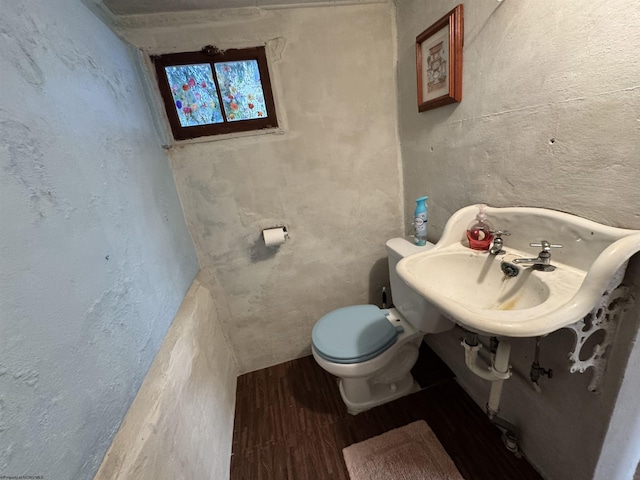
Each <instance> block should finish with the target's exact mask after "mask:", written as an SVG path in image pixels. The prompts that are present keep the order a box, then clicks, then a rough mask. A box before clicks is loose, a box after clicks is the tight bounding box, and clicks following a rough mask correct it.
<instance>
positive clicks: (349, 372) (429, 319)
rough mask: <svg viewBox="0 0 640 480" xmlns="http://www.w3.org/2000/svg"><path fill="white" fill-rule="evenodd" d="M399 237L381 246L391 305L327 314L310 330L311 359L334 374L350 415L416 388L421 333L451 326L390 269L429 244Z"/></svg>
mask: <svg viewBox="0 0 640 480" xmlns="http://www.w3.org/2000/svg"><path fill="white" fill-rule="evenodd" d="M432 247H433V244H431V243H427V245H426V246H422V247H418V246H416V245H414V244H413V243H412V242H410V241H408V240H406V239H404V238H392V239H391V240H389V241H388V242H387V244H386V248H387V257H388V261H389V278H390V281H391V294H392V298H393V303H394V308H389V309H380V308H378V307H377V306H376V305H352V306H348V307H343V308H339V309H337V310H333V311H332V312H329V313H328V314H326V315H325V316H323V317H322V318H321V319H320V320H318V321H317V322H316V324H315V325H314V327H313V331H312V334H311V340H312V342H311V343H312V346H311V350H312V353H313V358H314V359H315V360H316V362H317V363H318V364H319V365H320V366H321V367H322V368H323V369H325V370H326V371H327V372H329V373H331V374H332V375H335V376H336V377H338V378H339V382H338V383H339V386H340V396H341V397H342V400H343V401H344V403H345V405H346V406H347V410H348V412H349V413H351V414H353V415H355V414H357V413H360V412H363V411H365V410H368V409H370V408H373V407H375V406H378V405H382V404H383V403H387V402H390V401H392V400H395V399H397V398H400V397H402V396H404V395H408V394H410V393H413V392H415V391H418V390H419V387H418V385H417V384H416V382H415V381H414V379H413V377H412V376H411V368H413V366H414V365H415V363H416V361H417V359H418V350H419V348H420V343H421V342H422V339H423V337H424V336H425V334H427V333H440V332H444V331H446V330H450V329H451V328H453V326H454V324H453V323H452V322H450V321H449V320H447V319H446V318H444V317H443V316H442V315H440V313H439V312H438V311H437V309H436V308H435V307H433V306H432V305H430V304H429V303H428V302H427V301H426V300H425V299H424V298H422V297H421V296H420V295H418V294H417V293H415V292H414V291H413V290H411V289H410V288H409V287H408V286H407V285H406V284H405V283H404V282H403V281H402V280H401V279H400V277H398V274H397V273H396V265H397V263H398V262H399V261H400V260H401V259H402V258H404V257H406V256H408V255H411V254H414V253H418V252H423V251H424V250H425V248H432Z"/></svg>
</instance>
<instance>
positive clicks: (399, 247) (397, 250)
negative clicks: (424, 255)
mask: <svg viewBox="0 0 640 480" xmlns="http://www.w3.org/2000/svg"><path fill="white" fill-rule="evenodd" d="M434 246H435V245H434V244H433V243H431V242H427V244H426V245H423V246H418V245H416V244H415V243H413V237H396V238H392V239H390V240H387V252H388V253H389V254H391V253H394V254H395V255H396V256H397V257H399V258H404V257H407V256H409V255H413V254H414V253H420V252H424V251H425V250H429V249H430V248H433V247H434Z"/></svg>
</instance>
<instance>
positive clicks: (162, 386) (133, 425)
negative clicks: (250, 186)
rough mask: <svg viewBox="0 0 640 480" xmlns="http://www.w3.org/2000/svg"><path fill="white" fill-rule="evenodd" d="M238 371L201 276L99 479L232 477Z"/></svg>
mask: <svg viewBox="0 0 640 480" xmlns="http://www.w3.org/2000/svg"><path fill="white" fill-rule="evenodd" d="M236 376H237V367H236V364H235V361H234V359H233V356H232V354H231V351H230V349H229V347H228V345H227V343H226V342H225V340H224V337H223V335H222V332H221V329H220V325H219V321H218V319H217V318H216V314H215V309H214V308H213V300H212V298H211V294H210V293H209V291H208V290H207V288H206V287H204V286H203V285H202V284H201V283H200V281H199V279H196V280H194V282H193V284H192V286H191V288H190V289H189V292H188V293H187V295H186V296H185V299H184V301H183V303H182V305H181V307H180V310H179V311H178V313H177V315H176V317H175V319H174V321H173V324H172V325H171V328H170V329H169V332H168V333H167V335H166V337H165V339H164V343H163V344H162V347H161V348H160V351H159V352H158V355H157V356H156V358H155V360H154V362H153V364H152V365H151V368H150V369H149V373H148V374H147V376H146V378H145V380H144V382H143V384H142V387H140V391H139V392H138V394H137V396H136V398H135V400H134V401H133V403H132V405H131V408H130V409H129V411H128V412H127V415H126V417H125V419H124V421H123V422H122V425H121V426H120V430H118V433H117V435H116V437H115V439H114V440H113V443H112V444H111V447H110V448H109V450H108V451H107V454H106V456H105V458H104V461H103V463H102V465H101V467H100V469H99V470H98V473H97V474H96V476H95V479H96V480H107V479H109V480H116V479H121V480H125V479H133V478H135V479H137V480H145V479H149V480H158V479H169V478H171V479H178V478H185V479H203V480H204V479H211V480H222V479H224V478H229V465H230V459H231V442H232V437H233V418H234V409H235V393H236Z"/></svg>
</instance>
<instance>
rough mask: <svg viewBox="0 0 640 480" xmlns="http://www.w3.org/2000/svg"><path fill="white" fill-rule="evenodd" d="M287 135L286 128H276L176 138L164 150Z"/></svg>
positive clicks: (166, 144) (165, 144) (165, 143)
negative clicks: (247, 138) (240, 139)
mask: <svg viewBox="0 0 640 480" xmlns="http://www.w3.org/2000/svg"><path fill="white" fill-rule="evenodd" d="M285 133H287V132H286V130H285V129H284V128H282V127H276V128H264V129H262V130H249V131H247V132H236V133H225V134H222V135H210V136H207V137H196V138H190V139H188V140H175V139H174V138H171V140H170V141H168V142H166V141H165V142H164V144H163V148H165V149H169V148H172V147H180V146H182V145H191V144H195V143H209V142H219V141H222V140H231V139H235V138H244V137H255V136H258V135H284V134H285Z"/></svg>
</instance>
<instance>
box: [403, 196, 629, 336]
mask: <svg viewBox="0 0 640 480" xmlns="http://www.w3.org/2000/svg"><path fill="white" fill-rule="evenodd" d="M476 213H477V208H476V207H475V206H471V207H466V208H464V209H462V210H459V211H458V212H456V213H455V214H454V215H453V216H452V217H451V219H449V221H448V222H447V225H446V226H445V229H444V232H443V234H442V237H441V239H440V241H439V242H438V243H437V245H436V246H435V247H434V248H432V249H430V250H426V251H425V252H421V253H417V254H414V255H410V256H408V257H406V258H404V259H403V260H401V261H400V262H399V264H398V266H397V271H398V274H399V276H400V278H402V279H403V280H404V281H405V282H406V283H407V284H408V285H409V286H410V287H411V288H412V289H413V290H415V291H416V292H417V293H419V294H420V295H422V296H423V297H424V298H426V299H427V300H428V301H429V302H431V303H432V304H433V305H434V306H436V307H437V308H438V309H440V310H441V311H442V312H443V313H444V314H445V315H446V316H447V317H449V318H451V319H452V320H454V321H455V322H457V323H458V324H460V325H461V326H463V327H465V328H467V329H469V330H472V331H475V332H478V333H483V334H490V335H499V336H511V337H530V336H538V335H546V334H548V333H550V332H553V331H555V330H558V329H559V328H562V327H565V326H567V325H570V324H572V323H575V322H576V321H578V320H580V319H581V318H583V317H584V316H585V315H586V314H587V313H589V312H590V311H591V310H592V309H593V308H594V306H595V305H596V304H597V302H598V301H599V299H600V298H601V296H602V294H603V293H604V292H605V290H606V289H607V287H608V285H609V282H610V281H611V279H612V277H613V276H614V275H615V273H616V272H617V271H618V270H619V269H620V267H622V266H623V265H624V264H625V262H626V261H627V260H628V259H629V257H630V256H631V255H633V254H634V253H636V252H637V251H639V250H640V231H638V230H625V229H620V228H614V227H609V226H606V225H601V224H597V223H595V222H591V221H589V220H585V219H583V218H580V217H576V216H574V215H569V214H566V213H562V212H556V211H554V210H547V209H540V208H525V207H513V208H487V209H486V213H487V216H488V217H489V218H490V219H491V221H492V223H493V224H494V225H495V226H496V227H497V228H500V229H502V230H509V231H510V232H511V236H508V237H504V241H505V247H504V250H505V251H506V254H505V255H497V256H495V255H491V254H489V253H488V252H478V251H475V250H471V249H470V248H469V247H468V246H467V241H466V236H465V232H466V228H467V226H468V225H469V223H470V222H471V221H472V220H473V218H474V217H475V215H476ZM541 240H548V241H549V242H551V243H560V244H563V248H559V249H553V250H552V252H551V254H552V255H551V264H552V265H554V266H555V267H556V269H555V270H554V271H551V272H545V271H538V270H535V269H534V268H532V267H531V266H529V265H526V264H519V265H518V266H519V268H520V273H519V274H518V275H517V276H515V277H507V276H506V275H505V274H504V273H503V272H502V270H501V268H500V264H501V262H502V261H503V260H510V259H513V258H514V257H524V258H530V257H536V256H537V254H538V253H539V251H540V248H534V247H530V246H529V243H533V242H536V243H540V241H541Z"/></svg>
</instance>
